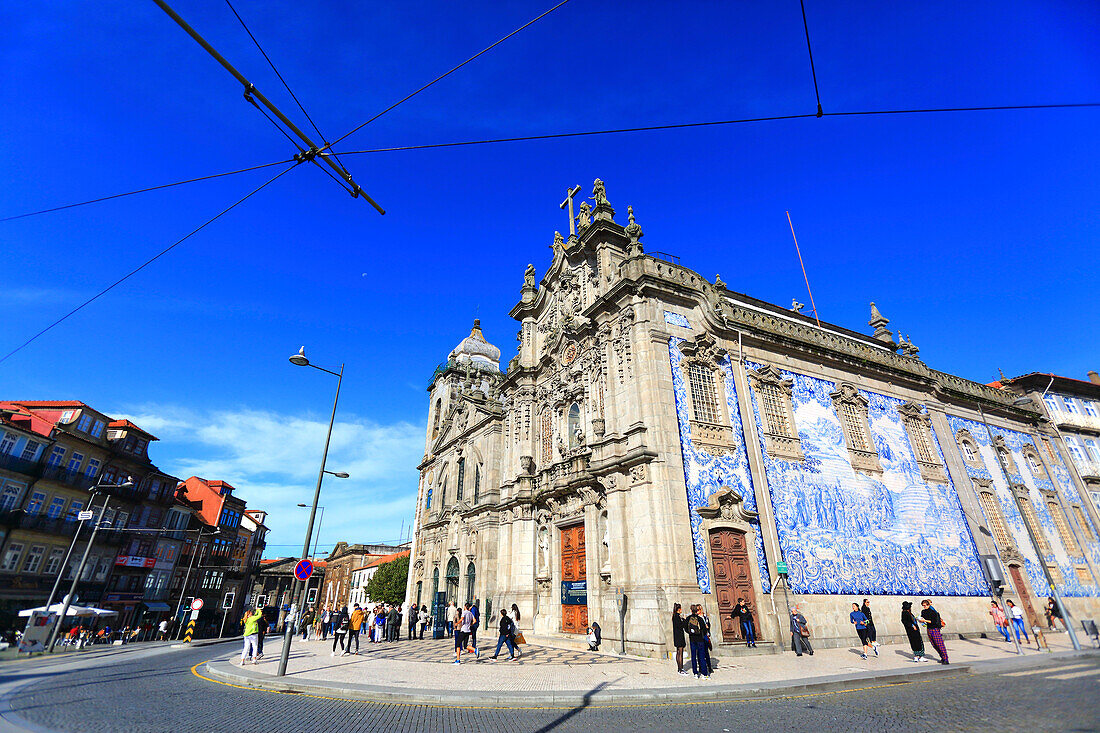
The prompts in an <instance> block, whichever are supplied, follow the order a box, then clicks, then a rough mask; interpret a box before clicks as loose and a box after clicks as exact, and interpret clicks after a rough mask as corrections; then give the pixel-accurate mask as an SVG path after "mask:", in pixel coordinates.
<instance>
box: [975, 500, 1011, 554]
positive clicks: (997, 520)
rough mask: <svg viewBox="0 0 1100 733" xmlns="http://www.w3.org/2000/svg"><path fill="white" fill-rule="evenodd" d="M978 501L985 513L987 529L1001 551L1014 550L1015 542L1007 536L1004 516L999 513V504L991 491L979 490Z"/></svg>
mask: <svg viewBox="0 0 1100 733" xmlns="http://www.w3.org/2000/svg"><path fill="white" fill-rule="evenodd" d="M978 502H979V503H980V504H981V505H982V511H983V512H984V513H985V521H987V522H988V523H989V529H990V531H992V532H993V539H994V540H996V541H997V546H998V547H1000V549H1001V551H1002V552H1004V551H1007V550H1014V549H1015V547H1016V546H1015V544H1014V543H1013V542H1012V540H1011V539H1010V538H1009V535H1008V528H1007V527H1006V526H1005V518H1004V515H1003V514H1002V513H1001V505H1000V503H998V502H997V497H995V496H994V495H993V492H992V491H979V492H978Z"/></svg>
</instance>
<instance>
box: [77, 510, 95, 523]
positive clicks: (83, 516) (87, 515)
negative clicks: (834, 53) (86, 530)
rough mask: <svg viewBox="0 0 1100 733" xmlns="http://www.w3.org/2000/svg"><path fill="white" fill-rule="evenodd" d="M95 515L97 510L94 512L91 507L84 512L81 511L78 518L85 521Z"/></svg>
mask: <svg viewBox="0 0 1100 733" xmlns="http://www.w3.org/2000/svg"><path fill="white" fill-rule="evenodd" d="M94 516H95V512H93V511H91V510H90V509H89V510H87V511H83V512H80V513H79V514H77V515H76V518H77V519H79V520H80V521H81V522H85V521H87V520H89V519H91V518H92V517H94Z"/></svg>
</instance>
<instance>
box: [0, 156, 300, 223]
mask: <svg viewBox="0 0 1100 733" xmlns="http://www.w3.org/2000/svg"><path fill="white" fill-rule="evenodd" d="M293 162H294V161H293V159H291V160H277V161H275V162H274V163H264V164H263V165H254V166H250V167H248V168H240V169H238V170H235V171H226V172H225V173H212V174H211V175H209V176H199V177H198V178H188V179H187V180H185V181H175V182H173V183H162V184H161V185H159V186H149V187H148V188H139V189H137V190H136V191H126V192H125V193H115V194H111V195H110V196H101V197H99V198H97V199H89V200H87V201H77V202H76V203H72V204H64V205H62V206H54V207H52V208H49V209H40V210H39V211H28V212H27V213H25V214H15V215H14V216H5V217H3V218H0V222H4V221H13V220H15V219H24V218H26V217H28V216H38V215H39V214H49V213H52V212H54V211H64V210H65V209H72V208H75V207H77V206H87V205H88V204H98V203H100V202H102V201H110V200H111V199H117V198H122V197H124V196H133V195H135V194H139V193H148V192H149V191H159V190H160V189H162V188H172V187H173V186H182V185H184V184H185V183H197V182H199V181H208V180H210V179H211V178H224V177H225V176H235V175H237V174H238V173H247V172H249V171H256V170H260V169H261V168H270V167H271V166H273V165H282V164H283V163H293Z"/></svg>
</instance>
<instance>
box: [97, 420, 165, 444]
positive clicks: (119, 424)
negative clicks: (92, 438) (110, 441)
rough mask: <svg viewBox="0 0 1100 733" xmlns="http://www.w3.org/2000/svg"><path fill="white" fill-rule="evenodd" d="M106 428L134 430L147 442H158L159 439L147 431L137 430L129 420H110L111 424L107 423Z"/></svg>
mask: <svg viewBox="0 0 1100 733" xmlns="http://www.w3.org/2000/svg"><path fill="white" fill-rule="evenodd" d="M107 427H109V428H127V429H128V430H136V431H138V432H139V433H141V434H142V435H144V436H145V437H147V438H148V439H149V440H160V438H158V437H157V436H155V435H153V434H152V433H150V432H149V431H147V430H142V429H141V428H139V427H138V426H137V425H134V424H133V423H132V422H130V421H129V420H112V421H111V422H109V423H107Z"/></svg>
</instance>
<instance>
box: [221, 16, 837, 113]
mask: <svg viewBox="0 0 1100 733" xmlns="http://www.w3.org/2000/svg"><path fill="white" fill-rule="evenodd" d="M227 1H228V0H227ZM798 4H799V5H801V6H802V28H803V29H804V30H805V31H806V51H807V52H808V53H809V54H810V74H812V75H813V77H814V96H816V97H817V116H818V117H821V116H822V114H823V112H822V111H821V93H820V92H819V91H817V71H816V70H815V69H814V50H813V49H812V48H810V24H809V23H807V22H806V2H805V0H798Z"/></svg>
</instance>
